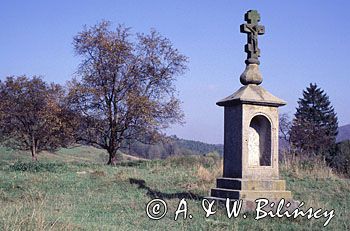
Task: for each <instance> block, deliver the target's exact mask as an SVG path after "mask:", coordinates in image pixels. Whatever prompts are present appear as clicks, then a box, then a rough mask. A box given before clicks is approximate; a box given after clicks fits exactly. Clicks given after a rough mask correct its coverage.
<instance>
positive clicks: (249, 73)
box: [239, 64, 263, 85]
mask: <svg viewBox="0 0 350 231" xmlns="http://www.w3.org/2000/svg"><path fill="white" fill-rule="evenodd" d="M239 80H240V81H241V83H242V84H243V85H248V84H257V85H259V84H261V83H262V81H263V78H262V75H261V73H260V70H259V66H258V65H257V64H249V65H247V66H246V68H245V70H244V72H243V73H242V74H241V76H240V78H239Z"/></svg>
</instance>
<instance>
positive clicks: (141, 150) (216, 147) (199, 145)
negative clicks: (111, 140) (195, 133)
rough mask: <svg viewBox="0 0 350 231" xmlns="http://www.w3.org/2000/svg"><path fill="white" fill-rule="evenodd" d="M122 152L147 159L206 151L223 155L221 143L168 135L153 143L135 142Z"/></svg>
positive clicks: (203, 153) (205, 152)
mask: <svg viewBox="0 0 350 231" xmlns="http://www.w3.org/2000/svg"><path fill="white" fill-rule="evenodd" d="M122 152H124V153H129V154H130V155H133V156H138V157H142V158H147V159H165V158H167V157H168V156H174V155H185V156H187V155H206V154H208V153H217V154H219V155H223V145H222V144H207V143H204V142H200V141H193V140H185V139H181V138H178V137H176V136H170V137H167V138H166V139H165V140H164V141H162V142H159V143H157V144H153V145H150V144H143V143H140V142H135V143H132V144H131V145H130V147H129V148H126V149H122Z"/></svg>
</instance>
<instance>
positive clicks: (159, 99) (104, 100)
mask: <svg viewBox="0 0 350 231" xmlns="http://www.w3.org/2000/svg"><path fill="white" fill-rule="evenodd" d="M110 28H111V24H110V22H107V21H103V22H101V23H99V24H97V25H94V26H92V27H86V26H85V27H84V29H83V30H82V31H81V32H79V33H78V34H77V35H76V36H75V37H74V38H73V45H74V51H75V52H76V54H77V55H79V56H81V57H82V60H81V63H80V65H79V67H78V70H77V74H78V75H79V78H74V79H72V80H71V81H69V82H68V83H67V84H66V85H64V86H62V85H59V84H55V83H46V82H45V81H44V80H43V79H42V78H41V77H40V76H33V77H28V76H25V75H23V76H10V77H7V78H6V79H5V80H4V81H1V82H0V99H1V101H0V140H1V142H2V143H3V144H5V145H7V146H10V147H13V148H17V149H21V150H30V151H31V154H32V158H33V160H36V159H37V153H38V152H40V151H42V150H55V149H57V148H59V147H66V146H68V145H71V144H72V143H75V142H80V143H84V144H89V145H93V146H96V147H99V148H103V149H105V150H106V151H107V152H108V154H109V160H108V164H115V163H116V161H117V159H118V156H117V153H118V150H119V149H121V148H122V145H123V144H127V143H128V142H127V141H129V142H134V141H140V142H149V143H152V142H156V141H157V140H159V139H160V138H161V137H162V130H163V129H165V128H167V127H169V126H170V125H171V124H174V123H182V122H183V112H182V109H181V107H180V103H181V102H180V100H179V99H178V98H177V97H176V93H177V91H176V88H175V85H174V81H175V80H176V78H177V77H178V76H179V75H181V74H183V73H184V72H185V71H186V69H187V61H188V58H187V57H186V56H184V55H183V54H181V53H180V52H179V51H178V50H177V49H176V48H175V47H174V46H173V44H172V43H171V42H170V40H169V39H167V38H165V37H164V36H162V35H160V34H159V33H158V32H157V31H155V30H151V32H150V33H149V34H143V33H139V34H136V35H133V34H131V31H130V28H127V27H125V26H120V25H119V26H118V27H117V28H116V29H110Z"/></svg>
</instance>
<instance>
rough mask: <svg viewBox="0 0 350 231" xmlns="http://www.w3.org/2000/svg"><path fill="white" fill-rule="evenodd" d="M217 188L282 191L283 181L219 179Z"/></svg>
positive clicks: (284, 187) (283, 187) (284, 188)
mask: <svg viewBox="0 0 350 231" xmlns="http://www.w3.org/2000/svg"><path fill="white" fill-rule="evenodd" d="M216 182H217V187H218V188H224V189H234V190H259V191H260V190H261V191H267V190H271V191H284V190H286V182H285V180H245V179H238V178H226V177H220V178H218V179H217V180H216Z"/></svg>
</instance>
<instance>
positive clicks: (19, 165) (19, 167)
mask: <svg viewBox="0 0 350 231" xmlns="http://www.w3.org/2000/svg"><path fill="white" fill-rule="evenodd" d="M10 170H12V171H22V172H63V171H65V170H67V165H66V164H65V163H55V162H51V163H45V162H37V161H36V162H22V161H17V162H15V163H14V164H13V165H11V166H10Z"/></svg>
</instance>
